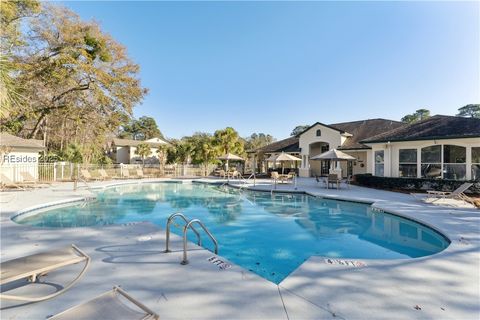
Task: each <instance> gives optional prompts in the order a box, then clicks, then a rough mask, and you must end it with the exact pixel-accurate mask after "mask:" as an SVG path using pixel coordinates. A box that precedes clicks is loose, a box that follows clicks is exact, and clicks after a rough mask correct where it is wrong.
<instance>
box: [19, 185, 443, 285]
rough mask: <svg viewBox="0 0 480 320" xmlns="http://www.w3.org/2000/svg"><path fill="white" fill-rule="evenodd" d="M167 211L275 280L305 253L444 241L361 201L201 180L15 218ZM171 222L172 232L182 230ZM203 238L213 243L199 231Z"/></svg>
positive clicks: (421, 252)
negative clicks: (195, 222)
mask: <svg viewBox="0 0 480 320" xmlns="http://www.w3.org/2000/svg"><path fill="white" fill-rule="evenodd" d="M174 212H181V213H183V214H184V215H185V216H187V217H188V218H190V219H193V218H198V219H200V220H201V221H202V222H203V223H204V224H205V225H206V226H207V228H208V229H209V230H210V231H211V233H212V234H213V235H214V236H215V237H216V239H217V241H218V243H219V255H221V256H223V257H225V258H227V259H229V260H230V261H232V262H234V263H236V264H238V265H240V266H242V267H244V268H246V269H248V270H250V271H253V272H255V273H257V274H258V275H260V276H262V277H264V278H266V279H268V280H270V281H272V282H274V283H280V282H281V281H282V280H283V279H284V278H285V277H286V276H288V275H289V274H290V273H291V272H292V271H293V270H295V269H296V268H297V267H298V266H300V265H301V264H302V263H303V262H304V261H305V260H307V259H308V258H309V257H310V256H312V255H318V256H325V257H332V258H353V259H404V258H417V257H422V256H427V255H431V254H434V253H437V252H440V251H442V250H443V249H445V248H446V247H447V246H448V245H449V241H448V240H447V239H446V238H445V237H444V236H442V235H441V234H440V233H438V232H436V231H434V230H433V229H431V228H428V227H426V226H424V225H422V224H419V223H417V222H414V221H411V220H408V219H404V218H401V217H398V216H395V215H391V214H388V213H383V212H375V211H374V210H372V207H371V206H370V205H367V204H361V203H354V202H347V201H337V200H328V199H322V198H316V197H312V196H308V195H303V194H287V193H283V194H281V193H274V194H270V193H268V192H253V191H246V190H243V191H239V190H237V189H234V188H230V187H225V186H224V187H219V186H215V185H208V184H202V183H145V184H132V185H122V186H116V187H112V188H108V189H105V190H102V191H99V192H98V194H97V199H96V200H95V201H91V202H82V203H80V204H75V205H71V206H63V207H58V208H53V209H51V210H47V211H42V212H41V213H38V214H26V215H20V216H18V217H16V218H14V221H15V222H17V223H21V224H28V225H33V226H38V227H56V228H70V227H82V226H98V225H110V224H120V223H128V222H133V221H151V222H153V223H155V224H157V225H159V226H161V227H162V228H165V224H166V219H167V218H168V216H169V215H171V214H172V213H174ZM178 225H180V223H179V224H178ZM178 225H176V224H174V225H173V227H172V232H174V233H176V234H179V235H181V232H182V230H181V229H180V228H179V227H178ZM190 233H191V234H190V235H189V239H190V240H192V241H194V242H195V236H194V234H193V233H192V232H190ZM202 242H203V246H204V247H207V248H209V249H211V250H212V249H213V245H212V244H211V243H210V241H209V239H208V237H207V236H206V235H202ZM162 249H163V248H162Z"/></svg>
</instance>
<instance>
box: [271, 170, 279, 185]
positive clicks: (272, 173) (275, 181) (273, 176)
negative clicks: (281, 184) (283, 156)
mask: <svg viewBox="0 0 480 320" xmlns="http://www.w3.org/2000/svg"><path fill="white" fill-rule="evenodd" d="M270 178H272V180H273V182H274V183H277V181H280V175H279V174H278V172H277V171H272V172H271V173H270Z"/></svg>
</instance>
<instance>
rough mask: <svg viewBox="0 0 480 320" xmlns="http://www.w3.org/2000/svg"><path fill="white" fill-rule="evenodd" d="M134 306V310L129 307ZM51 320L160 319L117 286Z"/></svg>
mask: <svg viewBox="0 0 480 320" xmlns="http://www.w3.org/2000/svg"><path fill="white" fill-rule="evenodd" d="M122 300H123V301H122ZM124 301H125V302H127V301H128V302H129V304H133V306H132V307H135V308H132V307H130V306H129V305H127V304H125V303H124ZM48 319H50V320H77V319H89V320H97V319H98V320H104V319H129V320H134V319H139V320H140V319H159V316H158V314H156V313H155V312H153V311H152V310H150V309H149V308H148V307H146V306H145V305H144V304H143V303H141V302H139V301H138V300H136V299H134V298H133V297H132V296H130V295H129V294H128V293H126V292H125V291H124V290H122V289H121V288H120V287H118V286H115V287H113V289H112V290H110V291H107V292H105V293H103V294H101V295H99V296H97V297H95V298H93V299H92V300H89V301H87V302H84V303H82V304H79V305H77V306H74V307H72V308H70V309H67V310H65V311H63V312H60V313H58V314H56V315H54V316H52V317H51V318H48Z"/></svg>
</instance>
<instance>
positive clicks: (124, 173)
mask: <svg viewBox="0 0 480 320" xmlns="http://www.w3.org/2000/svg"><path fill="white" fill-rule="evenodd" d="M122 178H123V179H137V178H138V177H137V176H131V175H130V171H129V170H128V169H123V170H122Z"/></svg>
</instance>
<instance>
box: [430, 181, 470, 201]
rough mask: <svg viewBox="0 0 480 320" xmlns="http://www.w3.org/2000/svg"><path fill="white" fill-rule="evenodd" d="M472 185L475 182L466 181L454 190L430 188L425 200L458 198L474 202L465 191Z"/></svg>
mask: <svg viewBox="0 0 480 320" xmlns="http://www.w3.org/2000/svg"><path fill="white" fill-rule="evenodd" d="M471 186H473V183H471V182H466V183H464V184H462V185H461V186H460V187H458V188H457V189H455V190H453V191H452V192H445V191H436V190H428V191H427V197H426V198H425V200H429V199H433V201H435V200H436V199H456V200H461V201H464V202H468V203H471V204H474V203H473V200H472V199H470V197H469V196H467V195H466V194H465V193H464V192H465V191H467V190H468V188H470V187H471Z"/></svg>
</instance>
